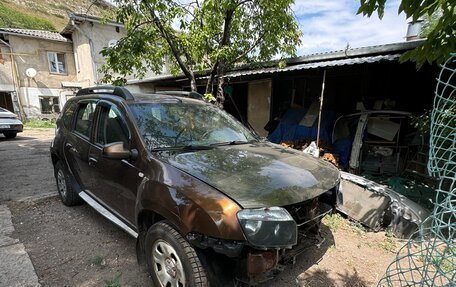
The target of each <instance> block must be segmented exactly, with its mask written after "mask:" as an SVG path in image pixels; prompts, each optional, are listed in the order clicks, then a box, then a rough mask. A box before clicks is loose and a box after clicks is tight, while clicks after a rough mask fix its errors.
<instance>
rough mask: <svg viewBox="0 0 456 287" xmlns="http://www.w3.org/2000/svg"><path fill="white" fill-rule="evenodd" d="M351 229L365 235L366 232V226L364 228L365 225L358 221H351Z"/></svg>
mask: <svg viewBox="0 0 456 287" xmlns="http://www.w3.org/2000/svg"><path fill="white" fill-rule="evenodd" d="M350 229H351V230H352V231H353V232H354V233H356V234H357V235H363V234H365V233H366V228H364V226H363V225H362V224H361V223H359V222H357V221H350Z"/></svg>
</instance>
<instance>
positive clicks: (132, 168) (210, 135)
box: [51, 86, 339, 287]
mask: <svg viewBox="0 0 456 287" xmlns="http://www.w3.org/2000/svg"><path fill="white" fill-rule="evenodd" d="M51 156H52V162H53V164H54V168H55V177H56V182H57V188H58V192H59V194H60V197H61V199H62V202H63V203H64V204H66V205H69V206H70V205H75V204H78V203H81V202H82V201H85V202H87V203H88V204H89V205H91V206H92V207H94V208H95V209H96V210H97V211H99V212H100V213H101V214H102V215H104V216H105V217H106V218H108V219H109V220H111V221H112V222H113V223H115V224H117V225H118V226H120V227H121V228H122V229H124V230H125V231H126V232H128V233H129V234H131V235H132V236H134V237H136V238H137V244H136V246H137V254H138V261H139V262H143V261H145V262H146V264H147V268H148V271H149V272H150V274H151V277H152V280H153V282H154V284H155V286H165V287H168V286H209V285H211V286H221V285H233V284H235V283H236V284H237V283H246V284H255V283H258V282H262V281H265V280H267V279H269V278H271V277H272V276H273V275H274V274H276V273H277V272H278V271H279V270H282V269H283V268H282V267H283V265H285V264H287V263H293V262H294V261H295V257H296V255H298V254H299V253H301V252H302V251H303V250H304V249H306V248H308V247H309V244H315V243H318V242H319V241H320V240H321V239H322V238H321V237H320V236H319V226H320V222H321V218H322V216H323V215H324V214H326V213H328V212H331V211H332V210H333V207H334V205H335V203H336V201H337V198H338V196H339V193H338V184H339V172H338V170H337V169H336V168H334V167H333V166H332V165H330V164H328V163H326V162H323V161H321V160H319V159H315V158H313V157H311V156H308V155H306V154H303V153H302V152H298V151H294V150H291V149H285V148H283V147H281V146H279V145H275V144H272V143H270V142H268V141H266V140H264V139H261V138H259V137H258V136H257V135H255V134H254V133H253V132H252V131H250V130H249V129H247V128H246V127H245V126H243V125H242V124H240V123H239V122H238V121H237V120H235V119H234V118H233V117H232V116H230V115H229V114H227V113H225V112H224V111H222V110H220V109H218V108H217V107H215V106H214V105H212V104H209V103H206V102H205V101H204V100H203V97H202V96H201V95H200V94H197V93H192V92H161V93H160V94H134V95H132V94H131V93H130V92H129V91H128V90H127V89H125V88H121V87H111V86H104V87H95V88H87V89H83V90H80V91H79V92H78V94H77V95H76V96H75V97H73V98H72V99H70V100H69V101H68V102H67V103H66V105H65V107H64V109H63V112H62V114H61V116H60V118H59V119H58V121H57V128H56V136H55V139H54V141H53V143H52V145H51Z"/></svg>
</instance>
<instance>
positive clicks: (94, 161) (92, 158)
mask: <svg viewBox="0 0 456 287" xmlns="http://www.w3.org/2000/svg"><path fill="white" fill-rule="evenodd" d="M97 162H98V160H97V159H96V158H94V157H92V156H89V166H95V165H96V164H97Z"/></svg>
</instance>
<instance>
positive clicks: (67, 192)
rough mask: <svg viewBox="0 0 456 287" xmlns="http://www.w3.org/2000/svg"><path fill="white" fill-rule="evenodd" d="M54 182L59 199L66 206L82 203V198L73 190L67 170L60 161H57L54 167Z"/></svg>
mask: <svg viewBox="0 0 456 287" xmlns="http://www.w3.org/2000/svg"><path fill="white" fill-rule="evenodd" d="M54 175H55V182H56V185H57V191H58V193H59V196H60V199H61V200H62V202H63V204H65V205H66V206H74V205H79V204H82V198H80V197H79V195H78V194H77V193H76V192H75V191H74V190H73V186H72V185H71V179H70V176H69V174H68V171H67V170H66V168H65V167H64V165H63V163H62V162H61V161H58V162H57V163H56V164H55V167H54Z"/></svg>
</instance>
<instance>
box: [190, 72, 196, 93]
mask: <svg viewBox="0 0 456 287" xmlns="http://www.w3.org/2000/svg"><path fill="white" fill-rule="evenodd" d="M190 89H191V90H192V92H197V91H198V89H197V87H196V80H195V76H192V78H191V79H190Z"/></svg>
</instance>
